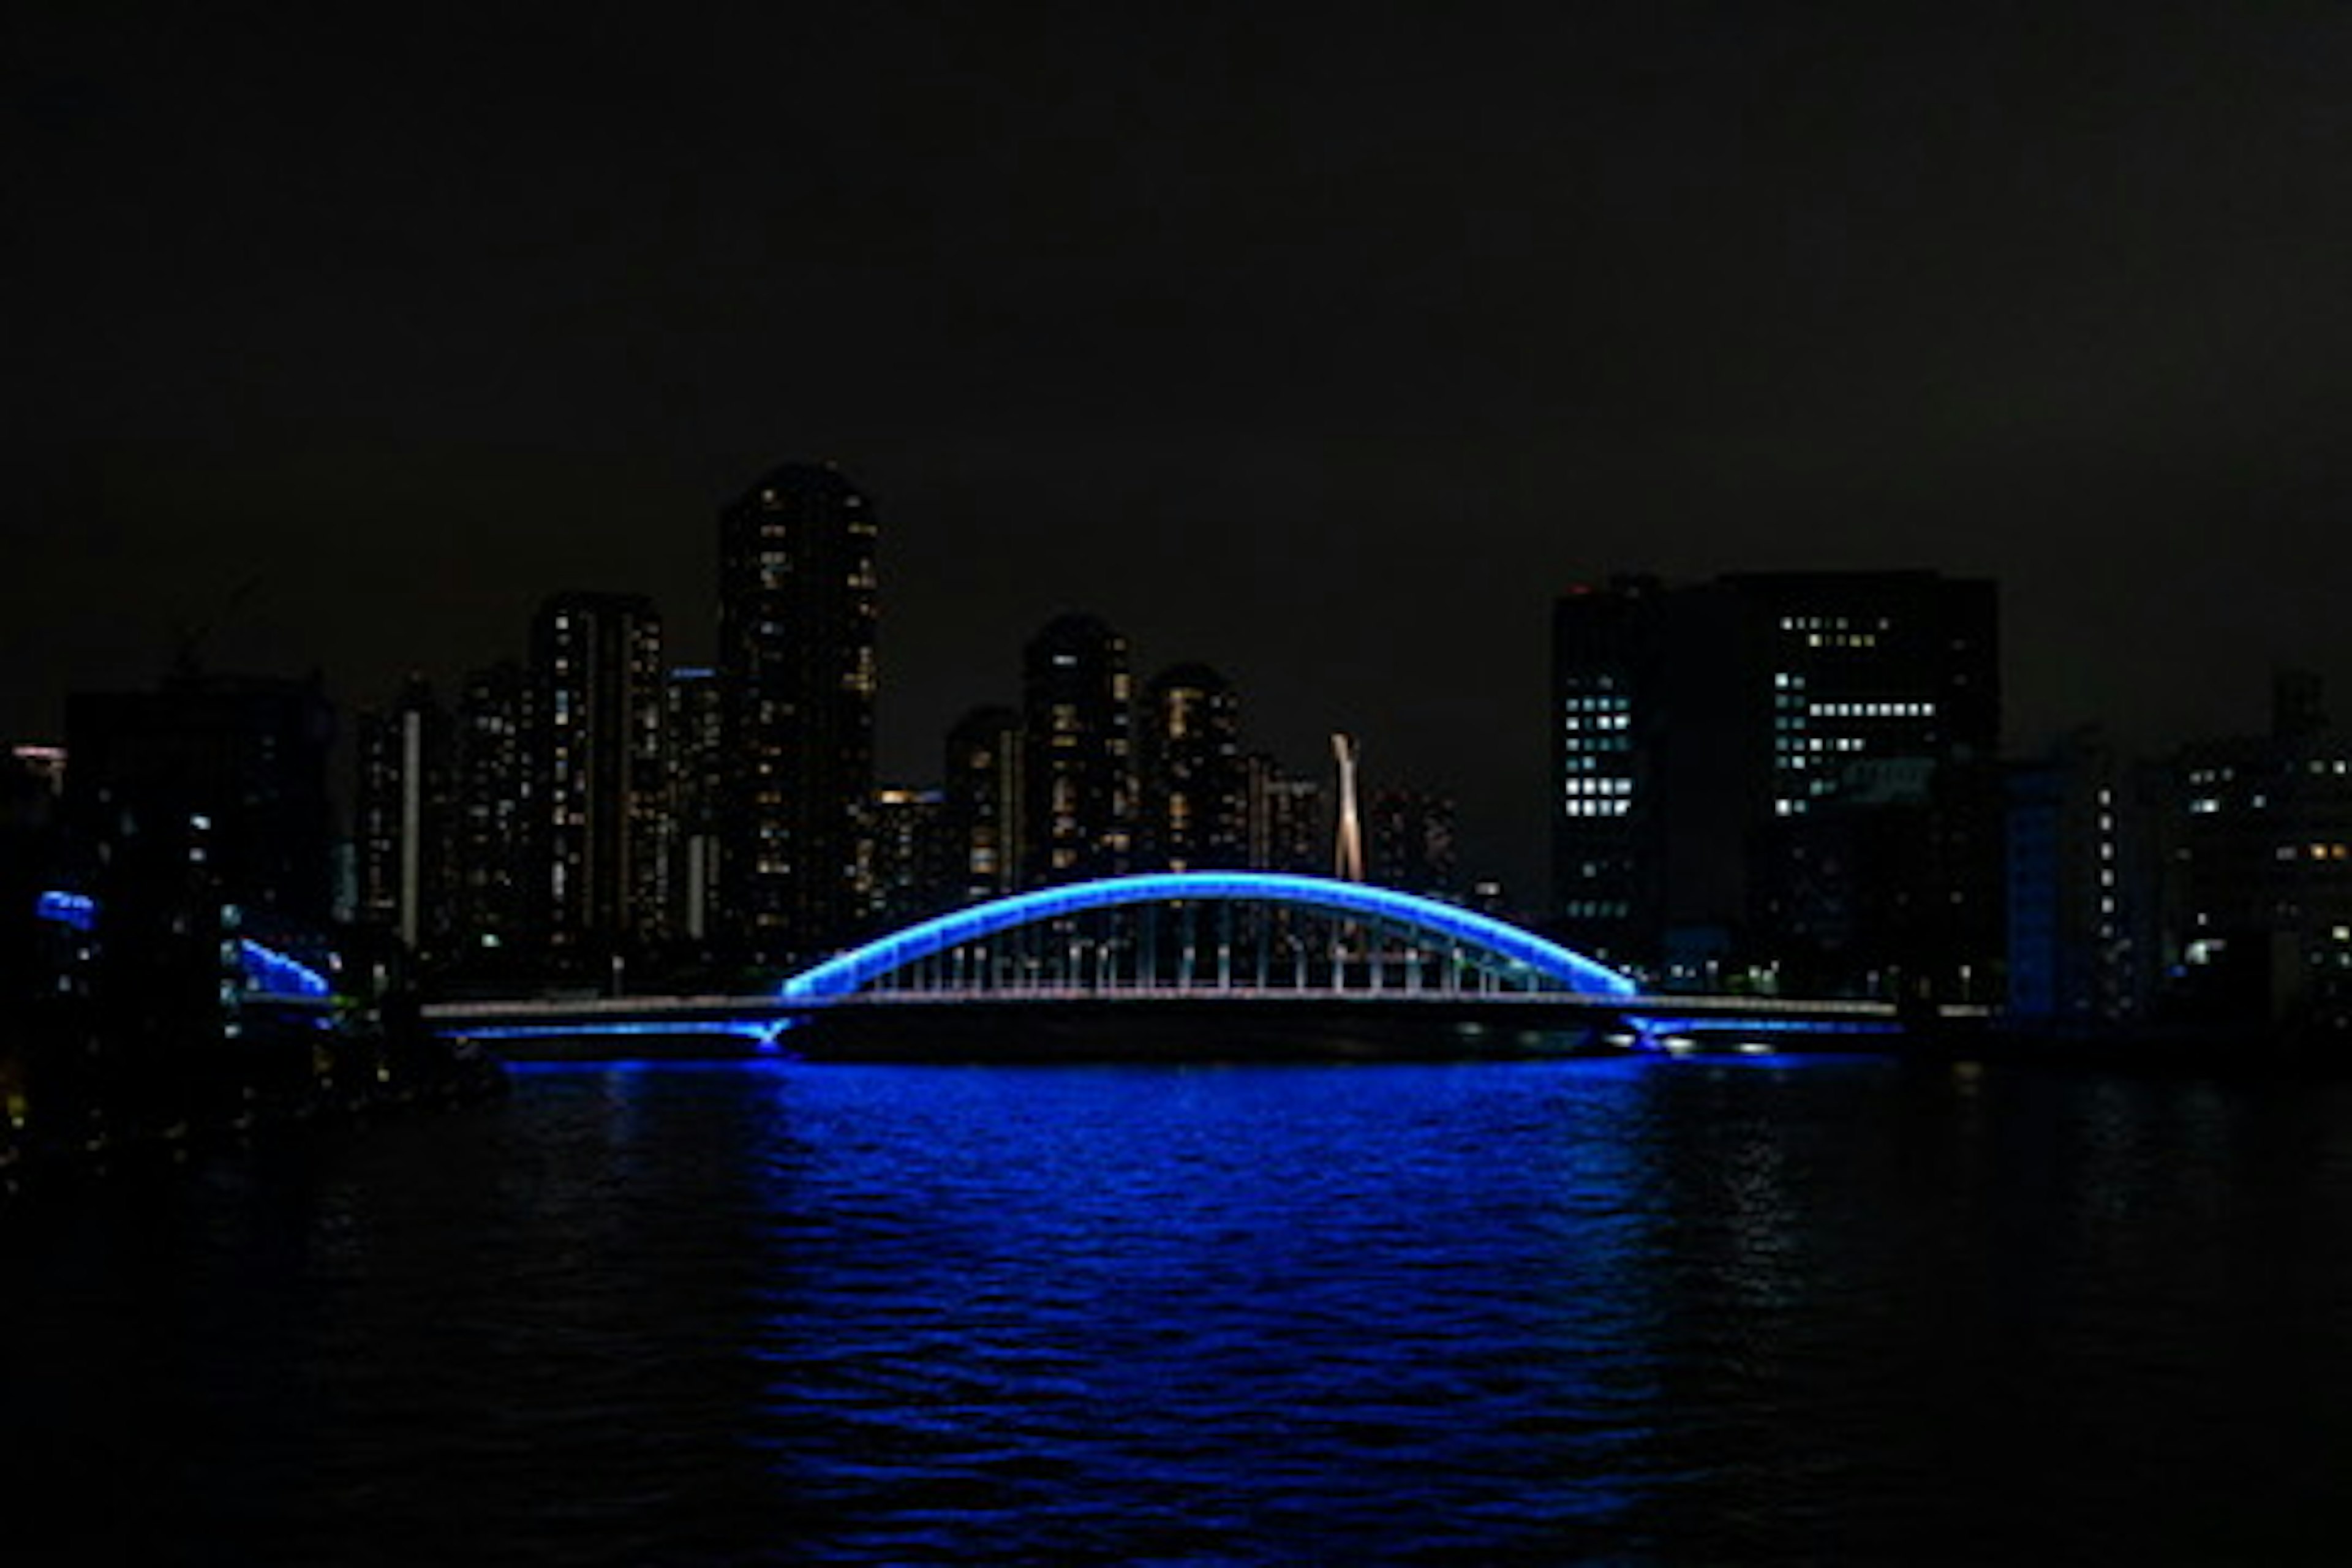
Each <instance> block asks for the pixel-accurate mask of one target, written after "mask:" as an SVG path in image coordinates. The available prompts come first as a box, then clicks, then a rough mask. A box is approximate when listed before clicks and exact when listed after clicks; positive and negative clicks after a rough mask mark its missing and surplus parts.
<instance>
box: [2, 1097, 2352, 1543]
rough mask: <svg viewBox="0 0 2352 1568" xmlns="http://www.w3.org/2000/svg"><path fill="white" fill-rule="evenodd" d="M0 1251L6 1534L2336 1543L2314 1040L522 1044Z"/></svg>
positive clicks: (2322, 1101) (2320, 1108) (57, 1200)
mask: <svg viewBox="0 0 2352 1568" xmlns="http://www.w3.org/2000/svg"><path fill="white" fill-rule="evenodd" d="M0 1246H5V1254H0V1258H5V1262H0V1268H5V1273H4V1274H0V1281H5V1283H4V1284H0V1330H5V1344H4V1345H0V1354H5V1367H6V1380H5V1393H0V1417H5V1430H6V1436H5V1444H6V1447H5V1450H0V1500H6V1501H7V1503H8V1504H9V1507H8V1509H7V1510H6V1513H7V1516H8V1518H9V1519H10V1520H11V1521H18V1522H16V1523H12V1524H11V1525H10V1526H9V1527H8V1528H9V1529H10V1530H11V1539H10V1541H9V1542H8V1544H7V1546H6V1547H5V1561H8V1562H10V1563H16V1562H38V1561H42V1560H44V1559H43V1556H42V1554H41V1552H39V1551H37V1550H35V1549H34V1548H33V1546H32V1544H31V1543H32V1542H33V1541H34V1539H35V1537H34V1535H33V1534H32V1530H33V1527H35V1526H37V1525H40V1524H45V1523H60V1522H61V1523H62V1524H63V1525H64V1526H65V1527H66V1528H67V1529H68V1531H69V1532H70V1533H69V1534H68V1536H67V1537H66V1538H65V1544H64V1545H61V1546H60V1547H59V1548H58V1550H57V1551H56V1552H54V1553H52V1554H51V1555H52V1556H53V1557H54V1558H55V1560H58V1561H72V1562H84V1563H86V1562H93V1561H109V1562H113V1561H120V1562H126V1563H403V1564H404V1563H420V1564H423V1563H460V1562H463V1563H476V1562H478V1563H629V1564H636V1563H646V1564H668V1563H926V1562H955V1563H1021V1562H1034V1563H1517V1562H1545V1563H1551V1562H1557V1563H1579V1562H1607V1563H1617V1562H1622V1563H1684V1562H1706V1563H1715V1562H1727V1561H1756V1560H1776V1559H1780V1560H1799V1561H1822V1562H1830V1563H1851V1562H1916V1561H1945V1560H1948V1561H1968V1562H1988V1563H1993V1562H2000V1563H2013V1562H2026V1561H2032V1562H2057V1561H2082V1562H2096V1563H2129V1562H2147V1561H2151V1560H2160V1561H2212V1562H2253V1563H2263V1562H2278V1561H2287V1560H2307V1561H2314V1562H2343V1561H2346V1560H2347V1558H2352V1094H2347V1091H2346V1090H2345V1089H2341V1088H2334V1087H2315V1086H2310V1085H2303V1086H2293V1087H2290V1086H2283V1085H2274V1086H2268V1087H2263V1086H2251V1085H2224V1084H2215V1083H2206V1082H2200V1081H2195V1080H2189V1079H2128V1078H2117V1077H2099V1076H2088V1075H2059V1074H2037V1073H2032V1072H2028V1071H2018V1070H2012V1071H2007V1072H1992V1071H1984V1072H1978V1071H1969V1070H1964V1071H1961V1072H1958V1073H1955V1072H1953V1071H1950V1070H1948V1069H1938V1070H1930V1069H1924V1068H1898V1067H1895V1066H1893V1065H1888V1064H1880V1063H1873V1062H1866V1061H1844V1062H1839V1061H1830V1060H1810V1061H1804V1062H1797V1061H1792V1060H1784V1059H1766V1060H1748V1061H1738V1062H1724V1063H1712V1062H1702V1061H1590V1060H1588V1061H1552V1062H1541V1063H1525V1064H1505V1063H1491V1062H1490V1063H1477V1064H1464V1065H1460V1066H1424V1065H1381V1066H1362V1065H1360V1066H1348V1067H1339V1066H1290V1067H1276V1066H1265V1067H1245V1068H1172V1067H1153V1068H1108V1067H1105V1068H1084V1067H1052V1068H1047V1067H1027V1068H973V1067H937V1068H923V1067H899V1066H891V1067H878V1066H871V1067H869V1066H858V1067H848V1066H834V1067H819V1066H807V1065H741V1066H734V1065H730V1066H723V1067H720V1066H709V1067H688V1066H583V1067H565V1068H524V1069H519V1070H518V1074H517V1079H516V1087H515V1092H514V1094H513V1095H512V1096H511V1097H510V1098H509V1100H506V1101H504V1102H502V1103H499V1104H494V1105H488V1106H482V1107H476V1108H468V1109H464V1110H457V1111H454V1112H446V1113H435V1114H433V1115H430V1116H425V1117H419V1118H416V1119H414V1120H407V1121H395V1122H389V1123H385V1124H382V1125H379V1126H376V1127H373V1128H369V1129H365V1130H362V1131H360V1132H358V1133H357V1134H356V1135H352V1136H343V1137H337V1138H332V1139H324V1140H315V1141H310V1142H301V1143H292V1142H289V1143H280V1144H276V1145H271V1146H265V1147H262V1148H259V1149H257V1150H254V1151H251V1152H247V1153H241V1154H236V1155H234V1156H231V1155H223V1156H219V1157H216V1158H214V1159H211V1160H208V1161H206V1162H204V1163H200V1164H199V1165H197V1166H196V1167H194V1169H192V1170H189V1171H185V1172H182V1173H173V1174H170V1175H165V1176H161V1177H155V1176H134V1175H132V1174H129V1173H125V1174H123V1175H121V1176H118V1177H117V1178H113V1179H110V1180H109V1181H108V1182H106V1183H104V1184H97V1185H92V1186H89V1187H85V1188H80V1189H77V1190H75V1191H72V1192H67V1193H52V1194H42V1195H41V1196H40V1197H39V1199H38V1201H21V1200H20V1201H19V1202H18V1203H17V1204H16V1205H14V1206H13V1207H12V1208H10V1209H5V1210H0ZM85 1497H86V1498H87V1499H88V1500H87V1501H86V1502H85V1501H81V1500H79V1499H82V1498H85ZM20 1545H21V1549H20Z"/></svg>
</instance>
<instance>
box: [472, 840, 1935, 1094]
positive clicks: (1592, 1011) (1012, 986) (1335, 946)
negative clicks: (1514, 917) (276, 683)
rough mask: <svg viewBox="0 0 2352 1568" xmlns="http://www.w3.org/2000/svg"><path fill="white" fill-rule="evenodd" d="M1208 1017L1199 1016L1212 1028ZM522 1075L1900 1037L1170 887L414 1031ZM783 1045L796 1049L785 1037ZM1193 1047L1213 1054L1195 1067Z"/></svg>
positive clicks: (896, 935) (1222, 882) (1414, 909)
mask: <svg viewBox="0 0 2352 1568" xmlns="http://www.w3.org/2000/svg"><path fill="white" fill-rule="evenodd" d="M1212 1009H1213V1011H1212ZM425 1015H426V1018H427V1020H428V1022H430V1023H431V1024H432V1025H433V1026H435V1027H436V1028H437V1029H439V1030H441V1031H442V1032H443V1033H446V1034H450V1035H461V1036H464V1037H469V1038H473V1039H478V1040H482V1041H485V1042H488V1043H491V1044H493V1045H501V1046H503V1047H506V1048H509V1049H510V1050H514V1051H516V1052H517V1053H518V1054H520V1053H522V1052H528V1051H530V1050H531V1049H532V1047H530V1044H529V1042H531V1041H534V1040H536V1041H540V1042H542V1045H543V1046H549V1047H551V1045H552V1043H553V1042H556V1041H559V1040H561V1041H565V1042H570V1043H572V1045H573V1046H575V1047H577V1046H579V1045H580V1044H581V1043H582V1042H597V1043H596V1044H593V1045H591V1046H590V1047H588V1048H591V1049H601V1050H604V1051H606V1052H610V1051H612V1050H614V1049H615V1048H616V1047H618V1048H624V1049H625V1048H626V1046H625V1042H626V1041H628V1040H629V1039H632V1038H638V1039H642V1040H644V1041H645V1042H646V1044H647V1047H648V1048H652V1042H654V1041H656V1040H659V1041H665V1042H668V1043H669V1045H670V1047H671V1048H675V1047H676V1046H677V1043H678V1042H690V1041H693V1040H696V1039H698V1038H704V1037H711V1036H721V1037H731V1038H732V1039H733V1040H734V1041H736V1042H738V1045H737V1047H735V1048H739V1049H740V1048H749V1049H751V1050H755V1051H757V1050H779V1049H783V1048H786V1047H790V1048H791V1049H793V1050H794V1051H800V1052H804V1053H805V1054H810V1055H824V1054H828V1053H837V1054H842V1055H849V1056H861V1055H862V1056H887V1055H906V1056H928V1055H936V1054H939V1053H940V1052H941V1051H942V1050H946V1051H951V1052H956V1053H958V1054H964V1053H965V1052H967V1051H968V1053H969V1054H973V1055H982V1056H1007V1057H1010V1056H1015V1055H1022V1054H1044V1055H1069V1054H1086V1055H1095V1056H1106V1055H1125V1054H1129V1048H1130V1043H1132V1047H1133V1049H1134V1052H1135V1054H1150V1050H1151V1045H1150V1042H1151V1041H1153V1040H1155V1039H1157V1040H1159V1041H1161V1042H1164V1045H1165V1048H1166V1049H1167V1050H1168V1051H1170V1052H1172V1053H1175V1054H1189V1055H1199V1054H1220V1053H1223V1052H1228V1051H1237V1052H1242V1053H1251V1052H1255V1051H1259V1050H1267V1051H1280V1050H1283V1049H1286V1048H1306V1049H1310V1050H1312V1049H1318V1048H1326V1047H1328V1048H1338V1049H1342V1050H1356V1049H1360V1050H1362V1051H1363V1052H1365V1053H1368V1054H1378V1053H1381V1052H1384V1051H1387V1050H1391V1049H1394V1048H1408V1049H1416V1050H1437V1051H1443V1052H1445V1053H1448V1054H1454V1053H1471V1054H1476V1053H1481V1052H1496V1053H1506V1054H1520V1053H1521V1052H1523V1051H1524V1050H1525V1049H1527V1048H1528V1047H1530V1046H1533V1045H1537V1044H1538V1043H1540V1044H1541V1046H1542V1047H1543V1048H1550V1049H1560V1048H1577V1047H1585V1046H1597V1047H1604V1048H1605V1047H1617V1048H1643V1047H1655V1048H1665V1047H1682V1046H1685V1045H1691V1044H1696V1043H1700V1042H1705V1041H1717V1040H1720V1041H1730V1040H1734V1039H1736V1040H1737V1041H1738V1042H1739V1043H1741V1044H1743V1045H1745V1046H1747V1047H1748V1048H1762V1043H1763V1042H1764V1041H1767V1040H1769V1039H1770V1038H1773V1037H1781V1036H1785V1035H1786V1034H1788V1033H1789V1032H1791V1031H1802V1032H1805V1033H1809V1034H1811V1035H1816V1036H1824V1035H1835V1036H1840V1037H1845V1036H1856V1035H1872V1034H1879V1035H1885V1034H1893V1033H1896V1032H1898V1025H1897V1021H1896V1019H1895V1014H1894V1011H1893V1009H1892V1008H1891V1007H1890V1006H1889V1005H1885V1004H1883V1003H1873V1002H1851V1001H1823V1002H1810V1003H1808V1002H1795V1001H1789V1000H1785V999H1780V998H1759V997H1738V998H1729V997H1695V996H1687V995H1672V996H1666V995H1656V996H1652V995H1644V994H1642V992H1641V990H1640V987H1639V985H1638V984H1636V983H1635V981H1634V980H1633V977H1632V976H1630V975H1627V974H1624V973H1621V972H1619V971H1617V970H1614V969H1612V968H1610V967H1608V966H1607V965H1605V964H1602V963H1597V962H1595V961H1594V960H1592V959H1591V958H1589V957H1586V956H1585V955H1583V954H1581V953H1579V952H1573V951H1571V950H1570V949H1568V948H1565V947H1562V946H1560V945H1559V944H1558V943H1556V942H1549V941H1547V940H1545V939H1544V938H1542V937H1539V936H1538V935H1536V934H1534V933H1533V932H1531V931H1526V930H1524V929H1523V928H1521V927H1518V926H1516V925H1512V924H1510V923H1508V922H1507V921H1499V920H1496V919H1494V918H1492V917H1490V916H1487V915H1484V914H1480V913H1478V912H1476V911H1475V910H1465V909H1462V908H1459V907H1457V906H1455V905H1452V904H1447V903H1442V902H1439V901H1437V900H1432V899H1425V898H1419V897H1415V896H1413V895H1412V894H1408V893H1402V892H1397V891H1395V890H1393V889H1386V888H1379V887H1373V886H1370V885H1368V884H1364V883H1358V882H1347V881H1335V880H1331V879H1325V878H1319V877H1303V876H1290V875H1279V874H1274V873H1266V872H1247V871H1193V872H1167V873H1155V874H1148V875H1142V876H1130V877H1114V878H1108V879H1102V880H1098V881H1089V882H1078V883H1073V884H1070V885H1068V886H1064V887H1056V888H1047V889H1039V890H1037V891H1034V892H1027V893H1021V894H1017V895H1014V896H1013V897H1010V898H1004V899H999V900H994V901H992V902H989V903H983V904H977V905H973V906H971V907H970V908H967V909H961V910H954V911H952V912H950V913H948V914H943V915H940V916H938V917H936V918H934V919H930V920H926V921H919V922H918V923H916V924H914V925H911V926H908V927H907V928H905V929H903V930H900V931H894V932H891V933H890V934H888V935H887V936H883V937H879V938H877V939H876V940H874V941H872V942H866V943H865V944H863V945H861V946H858V947H856V948H852V949H850V950H848V951H846V952H840V953H837V954H835V955H834V956H832V957H830V958H827V959H825V960H824V962H822V963H816V964H814V965H812V966H811V967H809V968H807V969H805V970H803V971H802V972H800V973H797V974H794V975H793V976H791V977H790V978H789V979H787V980H785V981H784V982H783V983H782V984H781V985H780V986H778V987H777V988H776V990H775V991H774V992H773V993H772V994H765V995H760V996H750V997H746V996H619V997H604V998H585V999H572V1000H533V1001H510V1002H479V1003H467V1004H461V1005H443V1006H433V1007H428V1008H427V1009H426V1010H425ZM787 1031H793V1034H792V1037H791V1038H790V1040H788V1041H787V1040H785V1039H784V1038H783V1037H784V1036H785V1034H786V1032H787ZM1204 1042H1213V1047H1212V1046H1206V1045H1204Z"/></svg>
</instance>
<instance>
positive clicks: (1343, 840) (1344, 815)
mask: <svg viewBox="0 0 2352 1568" xmlns="http://www.w3.org/2000/svg"><path fill="white" fill-rule="evenodd" d="M1361 754H1362V748H1361V747H1360V746H1359V745H1358V744H1357V743H1356V738H1355V737H1354V736H1353V735H1349V734H1343V733H1341V732H1339V731H1333V732H1332V735H1331V755H1332V757H1333V758H1334V759H1336V760H1337V761H1338V763H1339V847H1338V853H1337V855H1336V857H1335V864H1334V866H1333V874H1334V875H1336V876H1337V877H1338V878H1339V880H1341V881H1343V882H1360V881H1362V880H1363V879H1364V830H1363V826H1362V825H1361V824H1360V823H1359V822H1358V821H1357V819H1356V759H1357V757H1359V756H1360V755H1361Z"/></svg>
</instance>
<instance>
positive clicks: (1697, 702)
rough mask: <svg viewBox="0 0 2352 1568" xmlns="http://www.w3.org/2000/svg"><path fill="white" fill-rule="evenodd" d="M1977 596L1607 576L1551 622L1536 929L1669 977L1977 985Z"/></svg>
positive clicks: (1988, 595)
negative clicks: (1548, 925)
mask: <svg viewBox="0 0 2352 1568" xmlns="http://www.w3.org/2000/svg"><path fill="white" fill-rule="evenodd" d="M1998 632H1999V628H1998V620H1997V599H1996V595H1995V591H1994V588H1993V585H1992V584H1990V583H1988V582H1982V581H1976V580H1963V579H1953V578H1947V577H1943V576H1941V575H1939V574H1935V573H1930V572H1854V573H1775V574H1739V575H1734V576H1727V577H1724V578H1720V579H1717V580H1716V581H1714V582H1711V583H1706V584H1695V585H1692V586H1688V587H1669V586H1667V585H1666V584H1664V583H1662V582H1661V581H1659V580H1658V579H1655V578H1652V577H1640V576H1629V577H1621V578H1618V579H1615V580H1612V582H1610V583H1609V584H1606V585H1604V586H1600V587H1594V588H1587V589H1581V590H1579V591H1577V592H1575V593H1572V594H1570V595H1568V596H1566V597H1564V598H1562V599H1561V600H1560V601H1559V603H1558V605H1556V606H1555V610H1554V616H1553V687H1552V707H1551V715H1550V727H1551V732H1552V738H1553V748H1552V750H1553V764H1554V766H1553V779H1554V786H1553V787H1554V800H1553V813H1552V825H1553V835H1552V842H1553V880H1554V901H1553V923H1554V924H1555V925H1556V926H1557V927H1558V929H1559V931H1560V932H1561V934H1562V935H1563V936H1564V937H1566V938H1567V939H1568V940H1570V941H1571V942H1575V943H1576V944H1578V945H1580V946H1582V947H1584V948H1585V949H1586V950H1587V951H1590V952H1593V953H1595V954H1596V956H1601V957H1603V958H1606V959H1608V960H1610V961H1612V962H1617V963H1626V964H1630V965H1633V966H1635V967H1637V968H1640V969H1643V970H1644V971H1645V972H1646V973H1648V974H1649V975H1650V976H1651V978H1653V979H1654V981H1656V982H1657V983H1660V984H1700V985H1709V984H1724V983H1727V982H1728V981H1731V980H1735V979H1740V980H1746V981H1748V982H1752V983H1756V984H1786V985H1788V986H1789V987H1790V988H1792V989H1808V990H1822V991H1829V992H1846V993H1854V994H1875V995H1885V996H1900V997H1904V998H1906V999H1911V1000H1919V999H1922V998H1924V997H1927V996H1929V995H1933V996H1937V997H1950V998H1965V997H1979V998H1980V997H1987V996H1990V994H1991V992H1992V990H1993V988H1994V986H1995V984H1996V981H1997V976H1998V974H1999V973H2000V962H2001V958H2002V942H2001V921H2002V910H2003V904H2004V899H2003V882H2002V862H2001V857H2000V848H2001V839H2000V833H2001V815H2002V802H2001V783H2000V766H1999V754H2000V673H1999V672H2000V657H1999V656H2000V649H1999V635H1998Z"/></svg>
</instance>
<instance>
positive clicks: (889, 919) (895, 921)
mask: <svg viewBox="0 0 2352 1568" xmlns="http://www.w3.org/2000/svg"><path fill="white" fill-rule="evenodd" d="M945 806H946V796H945V795H944V793H943V792H942V791H940V790H936V789H916V788H909V787H908V786H905V785H898V784H892V785H886V786H884V787H883V788H880V789H877V790H876V791H875V792H874V806H873V813H872V819H871V821H872V826H871V830H870V832H869V833H868V834H867V836H866V845H867V850H866V904H867V909H868V912H869V914H870V916H871V918H872V919H873V920H874V921H876V922H877V924H880V925H882V926H885V927H892V926H903V925H908V924H910V923H912V922H913V921H919V920H920V919H922V918H923V917H924V916H926V915H930V914H936V913H937V912H939V910H940V909H941V908H942V907H944V906H945V905H947V904H950V903H952V902H956V901H958V900H954V899H952V898H951V897H950V891H951V887H950V884H951V880H952V879H951V878H950V875H949V868H948V866H947V861H948V860H949V858H950V857H949V854H948V845H947V841H946V837H945V835H944V834H943V832H942V831H941V828H942V825H943V823H944V821H945V816H946V812H945Z"/></svg>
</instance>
